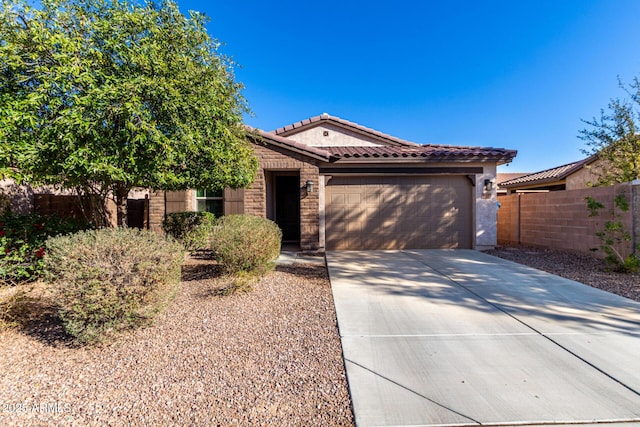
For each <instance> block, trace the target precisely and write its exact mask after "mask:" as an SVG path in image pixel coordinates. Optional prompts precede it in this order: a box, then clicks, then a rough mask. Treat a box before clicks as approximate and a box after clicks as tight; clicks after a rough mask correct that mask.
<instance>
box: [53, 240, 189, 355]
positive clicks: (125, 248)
mask: <svg viewBox="0 0 640 427" xmlns="http://www.w3.org/2000/svg"><path fill="white" fill-rule="evenodd" d="M46 247H47V256H46V257H45V273H46V277H47V279H48V280H50V281H51V282H52V283H53V289H54V292H55V295H56V303H57V307H58V315H59V316H60V318H61V320H62V322H63V324H64V328H65V331H66V332H67V333H68V334H70V335H71V336H73V337H74V338H75V339H76V340H77V341H79V342H81V343H93V342H99V341H103V340H104V339H105V338H107V337H108V336H110V335H112V333H114V332H118V331H120V330H124V329H130V328H133V327H137V326H140V325H143V324H146V323H148V322H149V321H150V320H151V319H153V318H154V317H155V316H156V315H157V314H158V313H159V312H160V311H161V310H162V309H163V308H164V307H165V306H166V305H167V304H168V303H169V302H170V301H171V300H172V299H173V297H174V296H175V294H176V291H177V289H178V286H179V284H180V265H181V262H182V260H183V257H184V252H183V248H182V245H181V244H180V243H178V242H176V241H175V240H173V239H166V238H164V237H161V236H159V235H157V234H155V233H153V232H149V231H143V230H137V229H130V228H116V229H101V230H92V231H84V232H80V233H76V234H73V235H69V236H60V237H54V238H51V239H49V240H48V241H47V245H46Z"/></svg>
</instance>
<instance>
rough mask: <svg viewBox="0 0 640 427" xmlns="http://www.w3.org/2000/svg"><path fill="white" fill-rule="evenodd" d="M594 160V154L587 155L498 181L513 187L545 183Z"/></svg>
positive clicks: (566, 174) (502, 185)
mask: <svg viewBox="0 0 640 427" xmlns="http://www.w3.org/2000/svg"><path fill="white" fill-rule="evenodd" d="M595 160H596V156H591V157H587V158H586V159H582V160H579V161H577V162H573V163H567V164H566V165H562V166H557V167H555V168H551V169H546V170H543V171H540V172H534V173H530V174H528V175H523V176H520V177H518V178H513V179H510V180H507V181H503V182H501V183H500V186H501V187H514V186H517V185H523V184H536V183H541V184H542V183H546V182H553V181H559V180H562V179H565V178H566V177H567V176H569V175H571V174H572V173H574V172H576V171H577V170H579V169H581V168H582V167H583V166H585V165H587V164H589V163H592V162H593V161H595Z"/></svg>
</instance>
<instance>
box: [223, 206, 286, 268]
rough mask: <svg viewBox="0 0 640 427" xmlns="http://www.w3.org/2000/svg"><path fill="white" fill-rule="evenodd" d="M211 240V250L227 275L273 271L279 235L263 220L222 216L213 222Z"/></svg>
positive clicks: (272, 226) (278, 253) (278, 247)
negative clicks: (214, 223)
mask: <svg viewBox="0 0 640 427" xmlns="http://www.w3.org/2000/svg"><path fill="white" fill-rule="evenodd" d="M211 236H212V237H211V249H212V250H213V251H214V253H215V254H216V259H217V260H218V262H219V263H220V265H221V266H222V268H223V270H224V271H225V272H226V273H228V274H235V273H239V272H241V271H243V272H255V273H258V274H263V273H265V272H266V271H269V270H270V269H272V268H273V265H274V261H275V260H276V259H278V256H279V255H280V242H281V240H282V232H281V231H280V228H278V226H277V225H276V224H275V223H274V222H273V221H270V220H268V219H266V218H261V217H257V216H252V215H228V216H224V217H222V218H219V219H218V220H217V221H216V225H215V227H214V228H213V231H212V234H211Z"/></svg>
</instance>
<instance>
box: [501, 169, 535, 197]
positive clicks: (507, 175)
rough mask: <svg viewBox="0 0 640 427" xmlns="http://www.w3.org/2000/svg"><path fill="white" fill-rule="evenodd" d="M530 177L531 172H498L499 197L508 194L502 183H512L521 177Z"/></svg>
mask: <svg viewBox="0 0 640 427" xmlns="http://www.w3.org/2000/svg"><path fill="white" fill-rule="evenodd" d="M525 175H529V172H498V175H497V176H496V185H497V186H498V189H497V194H498V197H500V196H504V195H505V194H507V189H506V188H504V187H502V183H503V182H506V181H511V180H512V179H516V178H520V177H521V176H525Z"/></svg>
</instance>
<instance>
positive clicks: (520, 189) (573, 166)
mask: <svg viewBox="0 0 640 427" xmlns="http://www.w3.org/2000/svg"><path fill="white" fill-rule="evenodd" d="M597 160H598V158H597V156H595V155H593V156H590V157H587V158H586V159H582V160H578V161H576V162H572V163H567V164H566V165H562V166H557V167H554V168H550V169H545V170H543V171H540V172H534V173H530V174H525V175H522V176H518V177H514V178H512V179H508V180H505V181H502V182H500V183H499V184H498V186H499V188H500V189H501V190H503V191H505V194H513V193H546V192H549V191H562V190H577V189H580V188H587V187H588V186H589V185H590V183H593V182H595V181H597V179H598V176H597V168H598V167H599V165H598V162H597Z"/></svg>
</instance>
